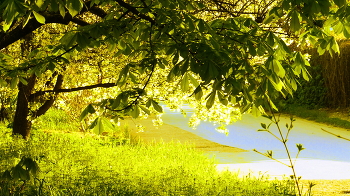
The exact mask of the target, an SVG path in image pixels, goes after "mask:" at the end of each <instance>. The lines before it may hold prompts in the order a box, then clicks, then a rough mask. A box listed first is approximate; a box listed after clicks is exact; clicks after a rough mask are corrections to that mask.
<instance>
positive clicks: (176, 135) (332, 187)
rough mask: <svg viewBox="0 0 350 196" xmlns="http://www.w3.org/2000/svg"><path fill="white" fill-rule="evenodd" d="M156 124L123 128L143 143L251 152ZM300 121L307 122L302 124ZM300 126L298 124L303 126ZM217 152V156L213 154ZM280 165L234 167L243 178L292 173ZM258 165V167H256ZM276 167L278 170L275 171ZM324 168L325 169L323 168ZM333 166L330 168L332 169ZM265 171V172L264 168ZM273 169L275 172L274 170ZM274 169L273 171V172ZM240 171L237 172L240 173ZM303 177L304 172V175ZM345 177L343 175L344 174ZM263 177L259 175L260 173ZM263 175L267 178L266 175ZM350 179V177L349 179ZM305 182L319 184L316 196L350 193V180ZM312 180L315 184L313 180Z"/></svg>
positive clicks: (130, 124)
mask: <svg viewBox="0 0 350 196" xmlns="http://www.w3.org/2000/svg"><path fill="white" fill-rule="evenodd" d="M152 120H154V118H149V119H142V120H140V119H131V118H127V119H125V120H123V121H122V122H121V123H122V126H124V125H125V124H128V128H129V130H130V133H131V134H132V135H133V136H134V137H137V138H139V139H140V140H142V141H143V142H148V143H149V142H159V141H164V142H171V141H175V142H181V143H193V144H194V145H195V148H196V149H198V150H201V151H204V152H212V153H214V152H218V153H220V152H223V153H224V152H230V153H242V152H244V153H245V152H248V150H245V149H241V148H235V147H230V146H225V145H221V144H218V143H216V142H212V141H209V140H207V139H204V138H201V137H199V136H197V135H196V134H193V133H191V132H188V131H185V130H183V129H180V128H178V127H176V126H173V125H168V124H163V125H162V126H160V127H158V128H155V127H154V126H153V122H152ZM300 121H303V122H304V120H299V123H300ZM184 123H187V122H186V121H184ZM299 123H298V124H299ZM138 125H142V126H143V127H144V128H145V129H144V131H143V132H139V129H138V128H137V126H138ZM213 151H214V152H213ZM320 161H321V160H320ZM276 164H278V163H275V162H271V164H269V167H268V168H266V167H263V164H261V163H253V164H249V163H248V164H244V163H243V164H237V163H232V164H230V165H231V166H233V167H234V168H235V169H237V168H238V170H240V171H241V174H243V175H245V174H244V173H243V171H245V172H246V171H248V173H249V172H250V171H252V170H253V169H254V168H245V167H248V166H252V167H255V166H259V167H258V168H255V169H258V170H259V171H262V170H264V171H267V170H270V169H271V171H272V169H275V168H277V167H281V168H282V167H283V170H284V169H286V170H288V169H289V168H284V167H285V166H283V165H276ZM253 165H254V166H253ZM317 165H319V164H318V162H317V163H313V167H314V166H317ZM327 165H328V164H327V163H325V164H324V166H327ZM225 166H228V165H225V164H218V169H223V168H224V167H225ZM275 166H276V167H275ZM297 166H299V167H301V168H299V169H304V170H308V168H310V167H308V168H302V167H303V166H305V165H304V164H303V161H298V163H297ZM319 166H321V165H319ZM328 166H330V165H328ZM262 167H263V168H262ZM272 167H273V168H272ZM269 168H270V169H269ZM340 168H342V167H339V168H338V169H340ZM336 169H337V168H334V170H333V172H336V173H337V172H338V171H335V170H336ZM236 171H237V170H236ZM324 172H329V171H328V170H324V169H322V168H320V170H319V173H320V174H321V173H324ZM301 173H303V172H301ZM340 173H341V172H340ZM256 174H258V175H259V173H256ZM260 174H264V173H263V172H262V173H260ZM276 176H279V177H280V176H281V175H278V173H276ZM276 176H274V175H272V177H276ZM349 178H350V177H349ZM303 179H305V180H303V181H302V183H303V186H304V188H305V191H306V188H307V186H308V183H309V182H312V183H314V184H316V186H314V187H313V193H314V195H315V196H321V195H330V196H339V195H345V194H348V193H349V192H350V180H347V179H341V180H340V179H337V180H336V179H332V180H329V179H328V180H327V179H326V180H325V179H317V180H315V179H312V177H310V176H309V177H308V178H303ZM310 179H312V180H310Z"/></svg>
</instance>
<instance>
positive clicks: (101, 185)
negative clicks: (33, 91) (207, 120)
mask: <svg viewBox="0 0 350 196" xmlns="http://www.w3.org/2000/svg"><path fill="white" fill-rule="evenodd" d="M23 157H26V158H31V159H32V160H34V161H35V162H36V163H37V164H38V166H39V168H40V172H39V173H38V175H37V176H34V175H31V176H32V177H31V179H30V180H29V178H26V176H24V177H23V176H21V175H19V176H17V177H15V175H14V170H13V168H15V166H16V165H17V164H18V163H19V162H20V161H21V159H22V158H23ZM11 169H12V170H11ZM25 169H26V168H24V170H25ZM6 170H9V171H11V172H12V173H11V175H12V176H10V177H4V176H3V177H2V178H1V179H0V195H3V196H7V195H45V196H46V195H55V196H56V195H72V196H73V195H74V196H76V195H271V196H273V195H295V187H294V184H293V182H292V181H290V180H279V181H278V180H267V178H268V176H260V177H252V176H247V177H245V178H238V177H237V176H238V175H237V174H234V173H231V172H221V173H219V172H218V171H217V170H216V167H215V163H214V160H213V159H208V158H207V157H206V156H204V155H203V154H202V153H200V152H198V151H196V150H194V149H193V148H192V147H191V145H183V144H178V143H167V144H165V143H154V144H147V145H146V144H142V143H136V144H135V143H132V142H129V143H126V144H122V145H121V143H120V142H119V141H118V140H116V139H115V138H113V137H100V136H93V135H90V134H85V135H84V134H80V133H79V134H74V133H69V134H68V133H63V132H58V131H54V132H43V131H42V130H34V131H33V132H32V134H31V138H30V139H29V140H28V141H25V140H23V139H20V138H17V137H12V136H11V130H10V129H7V128H5V126H4V125H1V126H0V174H4V173H5V171H6ZM21 179H27V180H21Z"/></svg>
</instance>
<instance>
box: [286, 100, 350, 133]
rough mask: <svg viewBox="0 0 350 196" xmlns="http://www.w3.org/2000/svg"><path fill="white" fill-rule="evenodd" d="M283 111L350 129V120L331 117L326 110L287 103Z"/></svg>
mask: <svg viewBox="0 0 350 196" xmlns="http://www.w3.org/2000/svg"><path fill="white" fill-rule="evenodd" d="M281 112H282V113H288V114H292V115H294V116H298V117H300V118H304V119H308V120H311V121H315V122H319V123H325V124H328V125H333V126H336V127H341V128H345V129H350V122H349V121H347V120H343V119H340V118H331V117H330V116H329V114H328V113H327V112H326V111H322V110H317V109H307V108H306V107H305V106H299V105H287V106H285V107H284V108H283V109H282V110H281Z"/></svg>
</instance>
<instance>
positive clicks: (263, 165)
mask: <svg viewBox="0 0 350 196" xmlns="http://www.w3.org/2000/svg"><path fill="white" fill-rule="evenodd" d="M164 109H165V114H164V115H163V117H162V118H163V121H164V123H167V124H170V125H174V126H176V127H179V128H181V129H183V130H187V131H190V132H192V133H194V134H197V135H199V136H201V137H203V138H205V139H208V140H211V141H214V142H217V143H220V144H223V145H228V146H233V147H238V148H242V149H245V150H250V151H249V152H240V153H226V152H207V153H206V155H208V157H215V158H216V160H217V161H218V164H219V166H218V167H221V169H222V168H223V167H224V166H225V165H226V164H229V165H228V166H230V168H231V169H234V168H235V169H238V168H239V169H241V171H243V170H244V169H245V170H247V171H249V170H251V168H255V169H256V170H257V171H268V170H270V174H271V172H272V173H274V175H277V174H278V175H279V176H281V174H288V173H289V172H290V168H288V167H286V166H284V165H282V164H280V163H276V162H274V161H271V160H270V159H268V158H266V157H264V156H262V155H260V154H258V153H255V152H253V151H251V150H252V149H257V150H259V151H260V152H263V153H265V152H266V150H273V153H274V155H273V157H274V158H276V159H279V160H283V159H285V158H286V157H287V156H286V152H285V151H284V148H283V144H282V143H281V142H279V141H278V140H277V139H275V138H273V137H272V136H271V135H270V134H268V133H266V132H257V130H258V129H260V128H261V127H260V123H261V122H264V123H266V124H268V123H269V120H268V119H266V118H262V117H259V118H255V117H253V116H251V115H244V116H243V118H242V120H240V121H238V122H236V123H234V124H233V125H229V126H228V127H227V128H228V129H229V130H230V134H229V135H228V136H226V135H225V134H222V133H218V132H217V131H215V126H214V125H212V124H211V123H209V122H202V123H201V124H200V125H199V126H198V127H197V129H192V128H190V127H189V126H188V123H187V122H188V120H189V117H190V116H191V114H192V113H193V110H192V109H191V108H189V107H184V108H183V109H184V110H185V111H186V112H187V117H184V116H183V115H182V114H181V113H180V112H173V111H170V110H169V109H168V108H164ZM286 123H289V121H288V118H281V125H283V126H282V127H283V128H285V126H284V125H285V124H286ZM321 127H322V128H326V129H329V130H332V131H336V132H337V131H340V133H338V134H341V135H342V136H347V137H349V138H350V132H349V131H346V130H338V129H334V130H333V129H331V128H330V127H326V126H324V125H319V124H316V123H310V122H307V121H304V120H300V119H299V120H298V119H297V121H296V122H294V128H293V130H292V131H291V133H290V136H289V141H288V145H289V149H290V151H291V154H292V157H295V155H296V153H297V148H296V146H295V145H296V144H297V143H301V144H303V145H304V147H305V148H306V149H305V150H303V151H302V152H301V154H300V155H299V159H298V161H297V167H298V168H299V170H300V171H301V172H300V171H299V172H300V173H302V176H303V178H304V179H350V153H349V149H350V142H349V141H346V140H342V139H339V138H336V137H334V136H331V135H329V134H327V133H325V132H323V131H321ZM282 130H283V129H282ZM272 131H276V133H277V130H276V129H273V128H272ZM226 166H227V165H226ZM247 171H246V172H247ZM305 176H306V177H305Z"/></svg>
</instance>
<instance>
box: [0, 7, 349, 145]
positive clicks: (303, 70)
mask: <svg viewBox="0 0 350 196" xmlns="http://www.w3.org/2000/svg"><path fill="white" fill-rule="evenodd" d="M0 10H1V13H3V14H2V16H1V18H0V24H1V27H2V28H1V30H0V49H1V53H0V59H1V60H0V75H1V79H0V83H1V84H2V85H3V86H6V85H10V86H11V87H12V88H14V89H15V88H18V90H19V93H18V98H17V108H16V115H15V118H14V123H13V126H14V129H13V133H14V134H21V135H22V136H23V137H24V138H27V137H28V136H29V134H30V125H31V121H32V119H34V118H36V117H38V116H40V115H42V114H44V113H45V112H46V111H47V110H48V109H49V108H50V107H51V106H52V104H53V103H54V101H55V99H56V97H57V95H58V94H59V93H64V92H72V91H79V90H84V89H92V88H98V87H114V86H116V87H117V88H118V95H117V96H114V97H110V98H105V99H103V100H100V101H99V102H98V103H95V104H90V105H88V107H87V108H86V109H85V110H84V111H83V113H82V115H81V119H84V118H85V117H86V115H87V114H89V113H96V112H99V114H100V115H101V116H100V117H98V118H97V119H96V120H95V121H94V122H93V125H92V127H97V129H98V130H101V129H103V124H104V123H105V124H107V125H110V124H109V121H107V120H105V118H104V117H102V116H108V117H111V118H113V119H118V118H119V117H120V116H121V115H124V114H127V115H131V116H133V117H138V116H139V115H140V114H142V113H146V114H149V113H150V108H151V109H154V110H155V111H158V112H162V108H161V107H160V106H159V104H158V102H159V100H176V99H174V97H175V98H176V97H177V100H178V99H179V98H181V99H184V98H185V100H188V101H190V102H193V101H197V103H198V104H197V105H196V106H197V109H198V110H203V107H205V108H206V109H208V110H209V109H210V111H214V113H215V112H216V113H218V112H226V114H227V115H228V116H231V114H232V112H233V110H228V112H227V110H225V111H223V110H222V107H224V108H227V109H230V108H232V107H233V106H235V105H239V107H240V112H241V113H243V112H247V111H251V112H253V113H254V114H256V115H259V114H260V113H261V112H263V111H264V107H266V106H268V107H271V108H274V109H277V108H276V107H275V106H274V104H273V98H274V96H275V95H276V94H282V95H286V94H291V95H292V93H293V91H294V90H296V89H297V80H298V79H299V78H301V77H303V78H304V79H306V80H307V79H308V78H309V74H308V72H307V66H308V65H309V63H308V61H307V60H306V59H305V58H304V55H303V53H302V52H300V51H293V50H291V48H290V47H289V45H290V44H291V43H293V44H294V45H299V44H302V45H303V46H306V45H308V46H312V47H316V48H318V52H319V53H320V54H322V53H324V52H325V51H329V52H330V53H331V54H333V53H334V52H339V48H338V45H337V43H336V41H335V39H334V37H333V36H331V34H330V33H329V29H330V27H333V29H335V32H336V33H343V34H344V35H345V36H346V37H349V36H350V33H349V31H348V30H349V24H348V18H349V17H348V16H349V11H348V8H347V4H346V1H345V0H337V1H334V2H333V1H327V0H318V1H311V0H301V1H294V0H283V1H268V0H266V1H249V0H247V1H238V0H237V1H235V0H211V1H190V0H175V1H171V2H170V1H167V0H141V1H140V0H127V1H126V0H125V1H123V0H92V1H83V0H59V1H57V0H55V1H54V0H36V1H34V0H33V1H22V0H7V1H4V2H3V3H2V4H1V5H0ZM49 24H63V25H68V26H69V25H72V26H73V27H72V28H66V31H64V32H63V36H62V37H60V41H59V42H54V41H53V42H52V44H45V45H40V46H38V47H37V48H35V49H34V50H32V51H31V52H30V53H29V54H28V56H27V58H25V59H24V60H23V61H18V60H17V57H16V58H13V57H11V54H10V53H9V52H7V51H6V49H8V48H9V47H11V45H13V44H15V43H16V42H17V41H19V40H21V39H22V40H23V39H24V38H25V37H26V36H27V35H30V34H31V33H33V32H34V35H38V33H39V32H41V31H48V30H47V29H46V28H45V27H46V26H48V25H49ZM73 24H74V25H73ZM51 28H53V29H56V30H57V29H62V26H58V25H57V26H55V25H53V26H52V27H51ZM105 49H107V50H108V55H109V57H110V58H111V59H127V61H125V62H126V63H125V64H124V65H123V64H121V65H118V64H114V63H115V62H116V61H114V60H111V62H112V63H111V65H112V66H111V67H113V66H115V68H111V70H107V69H106V71H105V73H106V74H109V79H108V80H106V79H104V77H103V76H102V75H99V74H100V73H102V72H100V73H98V74H97V73H96V72H91V71H90V69H88V71H87V70H81V71H80V72H71V74H73V75H74V76H76V77H77V78H79V77H78V76H79V74H77V73H84V74H91V76H92V78H97V77H96V74H97V75H98V76H99V77H100V78H101V79H100V80H99V81H97V82H95V83H94V84H91V83H86V84H81V85H83V86H78V85H79V82H77V83H76V84H73V81H74V80H73V79H72V80H70V81H69V84H68V83H66V82H65V80H64V76H65V75H68V73H69V71H71V70H74V69H75V68H76V67H74V66H75V65H76V64H75V63H77V61H85V62H89V59H88V58H87V59H84V58H80V57H83V55H82V54H88V53H92V51H94V50H95V51H97V52H103V54H104V55H106V52H105V51H106V50H105ZM100 54H102V53H100ZM12 56H13V55H12ZM104 60H105V59H104ZM99 63H100V62H98V61H97V62H94V63H93V66H94V67H95V68H98V67H101V66H102V64H100V65H99ZM72 66H73V67H72ZM111 71H113V72H115V73H114V74H111ZM39 80H40V81H45V82H41V84H49V85H46V86H45V88H43V87H42V86H41V87H36V85H37V84H38V83H37V82H38V81H39ZM95 81H96V80H95ZM169 84H171V85H170V86H169ZM65 87H67V88H65ZM184 95H186V96H184ZM41 97H45V99H44V100H45V101H44V102H43V103H42V104H39V106H35V107H32V106H31V104H30V103H32V102H33V103H37V102H38V101H37V100H39V99H40V98H41ZM203 103H204V104H203ZM216 104H217V106H215V105H216ZM213 106H215V107H213ZM219 106H220V107H219ZM214 113H211V114H212V115H214ZM216 116H217V117H219V116H220V115H216ZM215 119H217V120H218V121H219V122H220V123H221V124H222V125H224V124H225V123H230V122H231V121H232V120H234V118H230V119H229V120H226V121H225V119H220V118H213V119H212V120H215ZM222 129H223V130H225V129H224V128H222Z"/></svg>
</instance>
